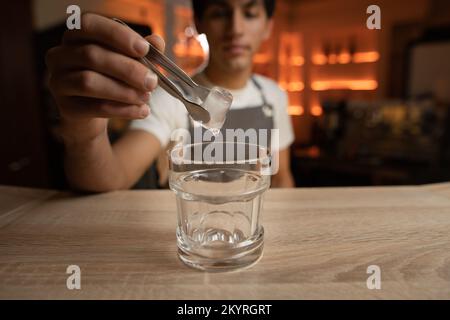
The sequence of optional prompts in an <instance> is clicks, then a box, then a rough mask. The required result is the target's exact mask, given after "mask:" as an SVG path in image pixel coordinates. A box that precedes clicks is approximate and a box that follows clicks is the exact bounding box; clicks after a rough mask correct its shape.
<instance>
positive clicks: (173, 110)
mask: <svg viewBox="0 0 450 320" xmlns="http://www.w3.org/2000/svg"><path fill="white" fill-rule="evenodd" d="M254 77H255V79H256V81H257V82H258V84H259V85H260V86H261V87H262V91H263V94H264V97H265V99H266V100H267V102H268V103H270V104H272V105H273V111H274V113H273V117H274V118H273V119H274V129H279V139H280V140H279V148H280V150H282V149H285V148H288V147H289V146H290V145H291V143H292V142H293V141H294V133H293V130H292V123H291V119H290V116H289V114H288V97H287V94H286V92H285V91H283V90H282V89H281V88H280V87H278V85H277V84H276V82H275V81H273V80H271V79H269V78H267V77H264V76H261V75H257V74H255V75H254ZM194 79H195V80H196V81H197V82H198V83H201V84H203V85H205V86H208V85H209V86H210V85H211V83H209V82H208V80H207V79H206V78H205V77H204V76H203V75H202V74H199V75H197V76H194ZM202 82H203V83H202ZM229 91H230V92H231V94H232V95H233V103H232V104H231V108H230V110H234V109H241V108H247V107H254V106H256V105H261V104H262V103H263V101H262V98H261V94H260V92H259V90H258V88H257V87H256V86H255V84H254V83H253V81H251V79H249V80H248V81H247V84H246V85H245V87H244V88H242V89H239V90H229ZM150 110H151V112H150V114H149V115H148V116H147V117H146V118H145V119H139V120H133V121H132V122H131V124H130V129H141V130H145V131H147V132H149V133H151V134H153V135H154V136H156V137H157V138H158V139H159V141H160V143H161V146H162V147H163V148H165V147H166V146H167V144H168V143H169V142H170V137H171V134H172V131H174V130H176V129H178V128H184V129H188V128H189V121H191V120H190V118H189V116H188V113H187V111H186V108H185V107H184V105H183V103H182V102H181V101H179V100H178V99H176V98H174V97H172V96H171V95H170V94H168V93H167V92H166V91H165V90H163V89H162V88H161V87H159V86H158V87H157V88H156V89H155V90H154V91H153V92H152V93H151V95H150Z"/></svg>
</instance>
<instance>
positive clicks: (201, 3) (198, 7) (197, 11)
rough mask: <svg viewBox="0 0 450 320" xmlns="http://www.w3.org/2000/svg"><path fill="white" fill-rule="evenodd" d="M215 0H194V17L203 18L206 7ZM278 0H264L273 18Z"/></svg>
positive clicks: (268, 15) (268, 12) (269, 14)
mask: <svg viewBox="0 0 450 320" xmlns="http://www.w3.org/2000/svg"><path fill="white" fill-rule="evenodd" d="M213 1H214V0H192V9H193V10H194V17H195V18H196V19H198V20H201V19H202V17H203V13H204V12H205V10H206V7H207V6H208V5H210V4H211V3H212V2H213ZM275 1H276V0H263V3H264V8H265V9H266V13H267V17H268V18H271V17H272V16H273V13H274V11H275Z"/></svg>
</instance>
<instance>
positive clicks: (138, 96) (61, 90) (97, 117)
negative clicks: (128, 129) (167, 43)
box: [46, 13, 164, 143]
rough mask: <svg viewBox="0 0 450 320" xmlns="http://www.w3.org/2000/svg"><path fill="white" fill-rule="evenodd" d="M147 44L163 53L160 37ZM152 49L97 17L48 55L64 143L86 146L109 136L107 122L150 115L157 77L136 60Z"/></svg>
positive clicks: (131, 33) (87, 20)
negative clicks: (106, 134) (151, 94)
mask: <svg viewBox="0 0 450 320" xmlns="http://www.w3.org/2000/svg"><path fill="white" fill-rule="evenodd" d="M147 40H148V41H149V42H151V43H152V44H153V45H154V46H156V47H157V48H158V49H159V50H161V51H164V41H163V40H162V39H161V38H160V37H158V36H156V35H152V36H149V37H147ZM148 50H149V47H148V43H147V42H146V41H145V40H144V38H142V37H141V36H140V35H139V34H137V33H136V32H134V31H133V30H131V29H130V28H128V27H126V26H124V25H121V24H120V23H118V22H116V21H113V20H112V19H109V18H106V17H102V16H99V15H96V14H92V13H86V14H83V15H82V18H81V29H80V30H68V31H66V32H65V34H64V37H63V41H62V44H61V45H60V46H58V47H55V48H52V49H50V50H49V52H48V53H47V56H46V62H47V66H48V69H49V71H50V90H51V92H52V94H53V96H54V97H55V100H56V103H57V105H58V107H59V110H60V114H61V120H62V123H61V124H62V127H61V134H62V136H63V137H64V140H65V142H77V143H83V142H84V141H89V140H92V139H95V138H97V137H98V136H100V135H102V134H105V133H106V126H107V119H108V118H126V119H139V118H145V117H146V116H147V115H148V114H149V106H148V101H149V94H150V92H151V91H152V90H154V89H155V88H156V86H157V77H156V75H155V74H154V73H153V72H152V71H150V70H149V69H148V68H147V67H145V66H144V65H142V64H141V63H140V62H138V61H137V60H135V58H139V57H143V56H144V55H145V54H146V53H147V52H148Z"/></svg>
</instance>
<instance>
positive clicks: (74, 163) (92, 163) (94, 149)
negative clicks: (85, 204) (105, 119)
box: [64, 130, 161, 192]
mask: <svg viewBox="0 0 450 320" xmlns="http://www.w3.org/2000/svg"><path fill="white" fill-rule="evenodd" d="M160 150H161V144H160V142H159V140H158V139H157V138H156V137H155V136H153V135H152V134H150V133H147V132H145V131H142V130H129V131H127V132H126V133H125V134H124V135H123V136H122V137H121V138H120V139H119V140H118V141H117V142H116V143H115V144H114V145H113V146H111V144H110V142H109V138H108V136H107V134H102V135H101V136H99V137H96V138H95V139H94V140H92V141H89V142H87V143H86V142H84V143H81V144H80V143H77V142H73V143H71V142H67V143H66V152H65V161H64V167H65V172H66V176H67V179H68V181H69V183H70V184H71V186H72V187H73V188H75V189H79V190H85V191H92V192H106V191H112V190H120V189H128V188H130V187H132V186H133V185H134V184H135V183H136V181H138V179H139V177H141V176H142V174H143V173H144V172H145V170H146V169H147V168H148V167H149V166H150V164H151V163H152V162H153V161H154V160H155V159H156V157H157V155H158V154H159V152H160Z"/></svg>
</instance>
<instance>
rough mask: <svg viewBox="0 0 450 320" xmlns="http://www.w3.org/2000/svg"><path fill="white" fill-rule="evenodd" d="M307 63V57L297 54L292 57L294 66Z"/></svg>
mask: <svg viewBox="0 0 450 320" xmlns="http://www.w3.org/2000/svg"><path fill="white" fill-rule="evenodd" d="M304 63H305V59H304V58H303V57H302V56H295V57H292V58H291V64H292V65H293V66H296V67H299V66H302V65H303V64H304Z"/></svg>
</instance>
